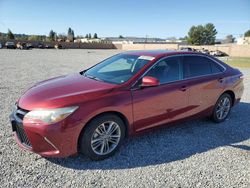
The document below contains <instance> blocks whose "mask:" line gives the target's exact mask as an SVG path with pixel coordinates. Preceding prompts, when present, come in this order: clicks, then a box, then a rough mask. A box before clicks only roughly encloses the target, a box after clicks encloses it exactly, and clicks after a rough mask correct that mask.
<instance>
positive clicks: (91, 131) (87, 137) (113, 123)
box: [79, 114, 125, 160]
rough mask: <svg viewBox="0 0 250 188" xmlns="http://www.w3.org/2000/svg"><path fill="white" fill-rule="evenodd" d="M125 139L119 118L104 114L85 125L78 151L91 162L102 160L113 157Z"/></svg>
mask: <svg viewBox="0 0 250 188" xmlns="http://www.w3.org/2000/svg"><path fill="white" fill-rule="evenodd" d="M124 138H125V125H124V123H123V121H122V120H121V118H119V117H118V116H116V115H113V114H105V115H102V116H99V117H96V118H94V119H93V120H92V121H91V122H90V123H88V124H87V125H86V128H85V129H84V130H83V132H82V134H81V136H80V140H79V151H80V152H81V153H83V154H84V155H86V156H87V157H89V158H90V159H91V160H103V159H105V158H107V157H110V156H111V155H113V154H114V153H115V152H116V151H117V150H118V149H119V147H120V146H121V143H122V141H123V140H124Z"/></svg>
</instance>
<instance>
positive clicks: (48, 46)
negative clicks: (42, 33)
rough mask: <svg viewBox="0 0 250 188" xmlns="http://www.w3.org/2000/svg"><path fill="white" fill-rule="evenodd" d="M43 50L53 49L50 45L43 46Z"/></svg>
mask: <svg viewBox="0 0 250 188" xmlns="http://www.w3.org/2000/svg"><path fill="white" fill-rule="evenodd" d="M44 48H46V49H52V48H53V46H52V45H50V44H45V46H44Z"/></svg>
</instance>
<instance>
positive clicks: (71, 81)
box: [17, 73, 116, 110]
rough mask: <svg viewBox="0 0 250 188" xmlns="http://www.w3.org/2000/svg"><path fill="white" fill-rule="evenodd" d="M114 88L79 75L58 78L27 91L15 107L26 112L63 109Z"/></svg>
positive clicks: (40, 83)
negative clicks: (40, 109) (41, 109)
mask: <svg viewBox="0 0 250 188" xmlns="http://www.w3.org/2000/svg"><path fill="white" fill-rule="evenodd" d="M115 86H116V85H113V84H109V83H104V82H101V81H96V80H93V79H90V78H87V77H85V76H82V75H81V74H79V73H77V74H71V75H66V76H60V77H56V78H52V79H49V80H45V81H42V82H39V83H37V84H36V85H34V86H33V87H31V88H30V89H28V90H27V91H26V92H25V93H24V94H23V96H21V97H20V99H19V100H18V102H17V105H18V106H19V107H20V108H23V109H26V110H33V109H39V108H59V107H65V106H70V105H75V104H77V103H80V102H84V101H86V100H91V99H95V98H96V97H100V96H103V95H105V94H108V93H110V91H111V90H112V89H113V88H114V87H115Z"/></svg>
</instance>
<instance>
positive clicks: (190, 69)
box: [183, 56, 222, 78]
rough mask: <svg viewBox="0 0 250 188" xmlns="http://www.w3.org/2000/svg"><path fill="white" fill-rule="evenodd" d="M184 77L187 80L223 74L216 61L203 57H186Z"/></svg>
mask: <svg viewBox="0 0 250 188" xmlns="http://www.w3.org/2000/svg"><path fill="white" fill-rule="evenodd" d="M183 60H184V75H185V78H191V77H197V76H204V75H209V74H214V73H219V72H222V70H221V68H220V66H219V65H217V64H216V63H215V62H214V61H212V60H210V59H208V58H206V57H202V56H185V57H184V59H183Z"/></svg>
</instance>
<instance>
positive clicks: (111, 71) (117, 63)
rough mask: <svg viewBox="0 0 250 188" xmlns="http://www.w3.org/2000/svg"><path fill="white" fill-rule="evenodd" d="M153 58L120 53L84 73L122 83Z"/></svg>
mask: <svg viewBox="0 0 250 188" xmlns="http://www.w3.org/2000/svg"><path fill="white" fill-rule="evenodd" d="M152 59H153V57H151V56H138V55H128V54H118V55H115V56H113V57H110V58H109V59H106V60H104V61H102V62H101V63H99V64H97V65H95V66H93V67H92V68H90V69H88V70H87V71H85V72H83V73H82V74H83V75H84V76H86V77H88V78H91V79H95V80H99V81H104V82H109V83H113V84H122V83H124V82H126V81H127V80H129V79H130V78H131V77H132V76H133V75H135V74H136V73H137V72H138V71H139V70H140V69H141V68H142V67H143V66H144V65H146V64H147V63H148V62H149V61H151V60H152Z"/></svg>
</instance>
